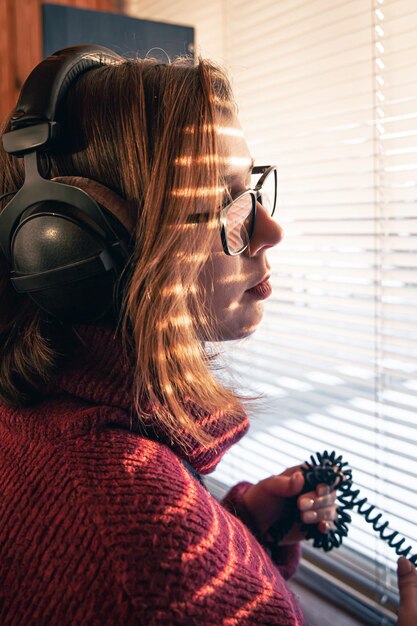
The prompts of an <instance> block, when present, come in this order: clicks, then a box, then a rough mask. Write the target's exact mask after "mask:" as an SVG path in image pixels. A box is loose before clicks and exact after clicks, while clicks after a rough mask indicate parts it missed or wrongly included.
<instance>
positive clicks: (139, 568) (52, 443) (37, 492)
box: [0, 326, 305, 626]
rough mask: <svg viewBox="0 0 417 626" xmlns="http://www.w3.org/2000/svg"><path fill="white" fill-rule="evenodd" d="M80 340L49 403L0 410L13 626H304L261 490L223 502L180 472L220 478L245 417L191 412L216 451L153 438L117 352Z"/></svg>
mask: <svg viewBox="0 0 417 626" xmlns="http://www.w3.org/2000/svg"><path fill="white" fill-rule="evenodd" d="M77 332H78V334H79V335H80V337H81V338H82V340H83V343H84V345H82V343H81V342H80V344H79V347H78V348H77V350H76V352H75V354H74V357H73V358H72V359H71V360H70V361H69V362H68V364H67V365H66V366H65V368H63V369H62V371H61V372H60V374H59V375H58V376H56V379H55V380H54V382H53V385H51V389H50V393H48V397H47V399H46V400H44V401H42V402H41V403H39V404H37V405H36V406H33V407H30V408H26V409H23V410H22V409H21V410H12V409H9V408H6V407H4V406H1V405H0V481H1V482H0V624H1V626H93V625H97V626H98V625H100V626H103V625H105V626H116V625H117V626H120V625H121V624H123V626H130V625H131V626H133V625H135V626H138V625H144V626H156V625H160V624H161V625H167V626H171V625H172V626H174V625H178V626H180V625H181V626H218V625H220V624H221V625H223V626H238V625H239V626H249V625H251V626H252V625H255V624H256V625H267V624H271V625H272V624H282V625H292V626H295V625H301V624H305V621H304V618H303V616H302V613H301V611H300V608H299V606H298V603H297V601H296V600H295V598H294V596H293V595H292V593H291V592H290V590H289V589H288V587H287V586H286V583H285V582H284V578H287V577H288V576H289V575H291V574H292V573H293V571H294V570H295V567H296V564H297V560H298V555H299V550H298V547H287V548H281V549H277V550H275V552H274V555H273V559H274V560H275V563H274V562H273V561H272V557H271V556H270V555H268V554H267V552H266V551H265V550H264V548H263V547H262V546H261V545H260V543H259V542H258V540H257V539H256V538H255V537H254V535H253V534H252V533H251V530H250V529H251V519H250V516H249V515H248V512H247V511H246V510H245V508H244V506H243V503H242V500H241V496H242V493H244V491H245V489H247V488H248V486H249V483H239V484H238V485H236V486H235V487H234V488H233V489H232V490H231V491H230V492H229V493H228V494H227V496H226V498H225V499H224V500H223V502H222V503H219V502H217V501H216V500H215V499H214V498H213V497H212V496H211V495H210V494H209V492H208V491H207V490H206V489H205V487H204V486H203V485H202V484H200V482H199V481H198V480H197V479H196V478H195V477H193V476H192V475H191V474H190V472H189V471H188V470H187V469H186V467H185V466H184V464H183V462H182V461H187V462H188V463H189V464H190V465H191V466H192V468H193V469H194V470H195V471H196V472H198V473H205V474H207V473H209V472H211V471H212V470H213V469H214V468H215V466H216V464H217V463H218V462H219V460H220V459H221V457H222V455H223V454H224V453H225V452H226V451H227V449H228V448H229V447H230V446H231V445H232V444H233V443H234V442H236V441H237V440H238V439H239V438H240V437H242V436H243V435H244V433H245V432H246V430H247V428H248V421H247V417H246V416H244V415H240V416H236V417H235V420H234V426H233V427H232V428H231V429H229V430H227V431H226V430H225V427H224V424H223V423H222V420H221V416H219V415H217V416H216V415H209V414H207V413H205V412H204V411H201V410H197V408H196V407H195V406H194V405H191V404H190V403H189V404H188V405H187V406H188V408H189V410H190V411H191V412H192V414H193V415H194V417H195V419H198V420H201V421H202V423H203V424H204V425H205V427H206V428H207V429H208V430H210V432H212V433H214V434H215V435H216V438H217V442H216V445H215V446H213V447H212V448H211V449H210V450H209V451H207V450H205V451H203V450H202V449H201V448H200V446H198V445H197V444H196V442H194V444H193V445H192V446H191V452H188V454H187V453H185V452H184V451H183V450H182V449H179V448H178V447H176V446H175V445H171V444H170V443H169V440H168V438H167V437H166V436H164V433H163V432H158V433H155V436H154V437H153V438H149V437H146V436H144V434H143V431H141V430H140V428H139V427H138V426H137V425H136V423H135V419H132V415H131V410H130V407H131V377H130V374H129V371H128V369H126V367H124V366H123V364H122V359H121V350H120V345H119V343H118V341H117V340H115V339H113V335H112V333H111V331H110V330H108V329H106V328H104V327H99V326H79V327H77ZM188 441H189V443H190V441H191V440H190V439H188ZM191 443H192V441H191Z"/></svg>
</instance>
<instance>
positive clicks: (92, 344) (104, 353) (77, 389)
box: [51, 325, 249, 474]
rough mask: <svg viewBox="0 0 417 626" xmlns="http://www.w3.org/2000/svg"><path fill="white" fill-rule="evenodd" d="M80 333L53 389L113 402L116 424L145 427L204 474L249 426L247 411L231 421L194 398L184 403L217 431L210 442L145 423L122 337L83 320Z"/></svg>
mask: <svg viewBox="0 0 417 626" xmlns="http://www.w3.org/2000/svg"><path fill="white" fill-rule="evenodd" d="M75 333H76V335H77V336H78V338H79V342H78V345H77V347H76V349H75V351H74V354H73V356H72V357H71V359H70V360H69V361H68V362H67V364H66V365H65V367H64V368H63V369H62V370H61V371H60V373H59V375H58V376H57V377H56V378H55V380H54V384H53V389H51V391H52V393H54V394H56V393H58V394H62V393H64V394H65V395H69V396H71V397H72V398H77V399H79V400H81V401H83V402H86V403H88V405H91V404H93V405H99V406H106V407H113V408H114V409H115V410H114V411H113V412H112V411H107V414H108V415H109V418H108V422H109V423H110V422H111V424H112V426H113V425H114V426H115V427H119V428H125V429H127V430H130V431H132V432H138V433H140V434H144V433H145V432H146V435H147V436H150V437H152V438H153V439H157V440H158V441H161V442H162V443H164V444H166V445H168V446H169V447H170V448H171V449H172V450H173V451H174V452H175V453H176V454H177V455H178V456H179V457H180V458H181V459H183V460H184V461H186V462H187V463H189V464H190V465H191V467H192V468H193V469H194V470H195V471H196V472H198V473H200V474H208V473H210V472H212V471H213V470H214V469H215V467H216V465H217V464H218V463H219V461H220V460H221V458H222V456H223V455H224V453H225V452H226V451H227V450H228V449H229V448H230V447H231V446H232V445H233V444H234V443H235V442H237V441H238V440H239V439H241V437H243V435H244V434H245V433H246V432H247V430H248V428H249V421H248V418H247V416H246V414H245V413H244V412H243V411H242V412H240V413H239V414H235V415H233V416H230V415H228V416H227V418H228V419H227V425H226V423H225V422H226V420H225V414H224V413H216V414H210V413H209V412H208V411H206V410H204V409H203V408H202V407H199V406H197V405H196V404H195V403H194V402H191V401H186V402H185V403H184V406H185V407H186V410H187V411H188V412H189V414H190V415H191V416H192V418H193V419H194V420H195V421H197V420H198V421H200V423H201V425H202V427H203V428H204V430H205V431H206V432H207V433H209V434H211V435H212V436H213V437H214V441H213V442H212V443H211V444H210V445H209V447H208V448H207V447H203V446H202V445H201V444H199V443H198V442H197V441H195V439H194V438H193V437H191V436H190V434H189V433H186V432H185V431H183V432H182V433H181V429H180V428H179V434H180V435H181V437H180V439H181V441H183V442H184V443H183V444H182V445H181V446H180V445H179V444H178V443H176V442H173V441H171V440H170V437H169V434H168V433H167V432H166V431H164V430H163V428H162V427H161V426H160V425H159V424H158V425H155V424H153V425H151V427H150V428H149V426H148V427H147V428H145V427H144V423H143V420H141V418H138V416H137V415H135V414H134V411H133V392H132V382H133V370H134V364H133V359H132V362H130V363H129V361H127V360H126V359H125V358H124V355H123V351H122V344H121V340H120V339H118V338H117V337H115V335H114V331H113V330H112V329H111V328H108V327H106V326H97V325H79V326H76V327H75ZM120 409H121V410H120ZM147 424H148V422H147Z"/></svg>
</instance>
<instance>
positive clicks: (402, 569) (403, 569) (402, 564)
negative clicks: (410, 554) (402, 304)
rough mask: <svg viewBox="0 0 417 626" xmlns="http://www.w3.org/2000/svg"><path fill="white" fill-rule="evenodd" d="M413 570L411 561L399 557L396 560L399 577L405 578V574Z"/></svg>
mask: <svg viewBox="0 0 417 626" xmlns="http://www.w3.org/2000/svg"><path fill="white" fill-rule="evenodd" d="M413 569H414V565H413V564H412V563H411V561H409V560H408V559H406V558H405V557H401V558H400V559H398V575H399V576H406V575H407V574H409V573H410V572H412V571H413Z"/></svg>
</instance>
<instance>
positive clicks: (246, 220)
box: [226, 193, 253, 254]
mask: <svg viewBox="0 0 417 626" xmlns="http://www.w3.org/2000/svg"><path fill="white" fill-rule="evenodd" d="M252 209H253V199H252V194H250V193H245V194H244V195H243V196H241V197H240V198H237V199H236V200H235V201H234V202H233V203H232V204H231V205H230V207H229V210H228V211H227V215H226V237H227V245H228V247H229V250H230V251H231V252H232V253H234V254H235V253H236V252H239V251H240V250H242V249H243V248H244V247H246V246H247V245H248V244H249V234H250V232H251V221H252V213H253V210H252Z"/></svg>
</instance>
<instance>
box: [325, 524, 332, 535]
mask: <svg viewBox="0 0 417 626" xmlns="http://www.w3.org/2000/svg"><path fill="white" fill-rule="evenodd" d="M330 528H331V524H330V522H324V532H325V533H328V532H329V530H330Z"/></svg>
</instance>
